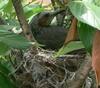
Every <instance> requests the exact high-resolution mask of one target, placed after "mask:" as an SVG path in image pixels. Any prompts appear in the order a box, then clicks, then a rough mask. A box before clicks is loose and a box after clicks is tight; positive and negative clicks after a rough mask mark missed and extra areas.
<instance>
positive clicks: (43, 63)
mask: <svg viewBox="0 0 100 88" xmlns="http://www.w3.org/2000/svg"><path fill="white" fill-rule="evenodd" d="M79 51H80V50H79ZM79 51H78V52H79ZM14 52H16V51H15V50H14ZM13 54H14V53H13ZM53 54H54V52H53V51H47V50H43V49H37V51H36V52H33V50H31V49H30V50H28V51H26V52H24V53H23V54H21V52H20V51H19V50H17V54H16V60H17V61H16V62H17V64H16V72H15V75H16V80H17V81H18V84H19V85H20V88H77V87H71V86H72V85H73V86H74V85H80V88H95V77H94V72H93V71H92V70H91V71H90V72H89V75H88V76H87V77H86V78H85V79H84V80H83V81H84V82H80V81H82V80H80V81H79V80H78V79H79V78H80V77H81V79H82V76H81V75H79V77H78V79H77V80H76V77H77V76H76V74H78V70H79V69H80V68H81V65H82V63H83V62H84V58H85V56H86V55H85V54H79V53H78V54H67V55H64V56H61V57H58V58H53ZM86 62H87V61H86ZM83 78H84V77H83ZM73 80H74V81H73ZM75 80H76V81H75ZM78 81H79V83H82V84H77V83H75V82H78ZM82 86H83V87H82Z"/></svg>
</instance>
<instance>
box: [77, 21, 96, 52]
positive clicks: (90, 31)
mask: <svg viewBox="0 0 100 88" xmlns="http://www.w3.org/2000/svg"><path fill="white" fill-rule="evenodd" d="M78 33H79V38H80V40H81V41H82V43H83V44H84V46H85V48H86V50H87V51H88V52H89V53H90V54H91V51H92V42H93V37H94V33H95V29H94V28H93V27H91V26H89V25H87V24H84V23H81V22H80V23H79V25H78Z"/></svg>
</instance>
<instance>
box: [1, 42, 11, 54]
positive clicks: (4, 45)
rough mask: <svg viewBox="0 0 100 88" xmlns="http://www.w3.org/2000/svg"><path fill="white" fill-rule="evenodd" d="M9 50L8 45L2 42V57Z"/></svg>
mask: <svg viewBox="0 0 100 88" xmlns="http://www.w3.org/2000/svg"><path fill="white" fill-rule="evenodd" d="M9 49H10V48H9V47H8V45H6V44H4V43H2V42H0V55H5V54H6V53H7V51H9Z"/></svg>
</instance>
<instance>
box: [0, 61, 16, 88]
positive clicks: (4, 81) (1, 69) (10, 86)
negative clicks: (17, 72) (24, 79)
mask: <svg viewBox="0 0 100 88" xmlns="http://www.w3.org/2000/svg"><path fill="white" fill-rule="evenodd" d="M9 73H10V70H9V69H8V68H7V67H6V66H5V65H3V64H1V63H0V88H16V86H15V84H14V82H13V81H12V80H11V78H9V76H8V75H9Z"/></svg>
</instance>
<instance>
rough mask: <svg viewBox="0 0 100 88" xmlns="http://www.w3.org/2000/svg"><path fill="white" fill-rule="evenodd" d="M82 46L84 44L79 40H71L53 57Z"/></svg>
mask: <svg viewBox="0 0 100 88" xmlns="http://www.w3.org/2000/svg"><path fill="white" fill-rule="evenodd" d="M82 48H84V45H83V44H82V42H81V41H72V42H70V43H68V44H67V45H65V46H63V47H62V48H61V49H60V50H59V51H58V52H57V53H56V54H55V55H54V57H58V56H60V55H64V54H66V53H69V52H71V51H74V50H78V49H82Z"/></svg>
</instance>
